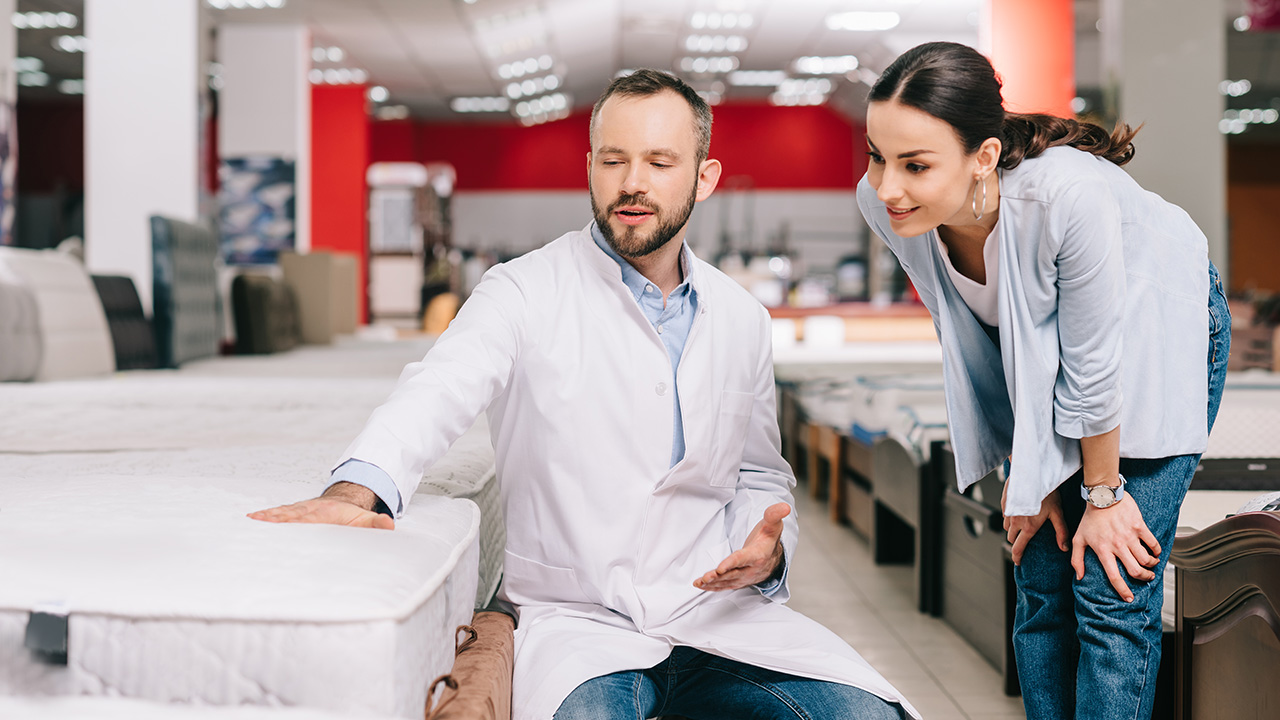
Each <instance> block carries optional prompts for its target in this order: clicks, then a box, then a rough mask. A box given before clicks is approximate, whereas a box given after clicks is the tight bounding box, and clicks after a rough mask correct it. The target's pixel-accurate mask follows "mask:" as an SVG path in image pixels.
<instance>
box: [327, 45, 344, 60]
mask: <svg viewBox="0 0 1280 720" xmlns="http://www.w3.org/2000/svg"><path fill="white" fill-rule="evenodd" d="M324 54H325V57H326V58H328V60H329V62H342V58H344V57H346V53H344V52H342V48H340V47H338V46H336V45H335V46H333V47H331V48H329V49H328V50H326V51H325V53H324Z"/></svg>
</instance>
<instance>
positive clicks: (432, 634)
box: [0, 341, 505, 717]
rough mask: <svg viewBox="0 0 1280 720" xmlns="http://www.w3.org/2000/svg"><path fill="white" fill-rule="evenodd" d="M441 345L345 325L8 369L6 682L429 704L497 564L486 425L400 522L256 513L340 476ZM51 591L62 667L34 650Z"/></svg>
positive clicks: (259, 698)
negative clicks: (81, 368) (364, 433)
mask: <svg viewBox="0 0 1280 720" xmlns="http://www.w3.org/2000/svg"><path fill="white" fill-rule="evenodd" d="M424 351H425V347H424V343H422V342H412V341H411V342H408V343H385V342H365V341H345V342H343V341H340V342H339V343H338V344H337V346H336V347H334V348H322V349H314V351H312V350H309V351H308V352H304V353H300V354H298V355H297V356H295V357H293V358H292V360H290V358H289V357H287V355H288V354H283V355H281V356H273V357H272V359H271V360H259V359H244V358H216V359H212V360H208V361H202V362H195V363H191V364H189V365H187V366H185V367H184V368H183V369H181V370H178V371H157V372H137V373H121V374H117V375H114V376H111V377H108V378H100V379H94V380H83V381H68V382H55V383H38V384H34V385H23V386H14V385H0V407H3V408H5V410H6V412H5V413H3V414H0V548H3V549H4V551H3V552H0V578H5V581H4V582H0V696H4V695H7V694H10V695H11V694H18V693H21V694H24V695H43V696H58V695H99V696H106V695H111V696H126V697H130V698H140V699H145V700H149V701H156V702H162V703H169V702H179V703H194V704H208V705H223V706H225V705H262V706H268V705H286V706H301V707H305V708H312V709H315V710H318V711H326V712H338V713H355V714H359V715H361V716H372V715H379V716H393V715H394V716H402V717H421V714H422V711H423V708H424V705H425V700H426V692H427V685H428V683H430V682H431V681H432V680H433V679H434V678H435V677H437V676H439V675H441V674H443V673H445V672H447V671H448V670H449V669H450V668H451V667H452V662H453V655H454V634H455V629H456V628H457V626H458V625H461V624H464V623H467V622H469V621H470V619H471V615H472V611H473V608H474V606H475V604H476V602H477V600H478V599H481V598H484V599H487V597H488V596H489V595H490V594H491V593H492V588H493V587H494V586H495V585H496V583H497V579H498V577H499V576H500V572H501V564H500V563H501V555H502V549H503V545H504V544H505V540H504V537H503V534H502V533H501V530H502V528H503V525H502V521H501V512H500V507H499V504H498V492H497V487H496V481H495V480H494V477H493V450H492V448H491V446H490V443H489V437H488V432H487V426H486V424H485V423H484V422H483V421H482V422H480V423H478V424H477V426H476V427H475V428H473V429H472V430H471V431H470V432H468V433H466V434H465V435H464V436H463V437H462V438H460V439H459V441H458V442H457V443H455V445H454V446H453V447H452V448H451V449H450V451H449V453H448V454H447V455H446V456H445V457H444V458H443V459H441V461H440V462H438V463H437V464H436V465H435V466H433V467H432V468H431V469H430V470H429V471H428V472H427V473H426V476H425V477H424V482H423V483H422V485H421V486H420V489H419V492H418V493H417V494H415V496H414V497H413V498H412V499H411V500H410V503H409V507H408V509H407V512H406V513H405V516H404V517H403V518H401V519H400V520H399V521H398V522H397V526H396V530H395V531H394V532H385V531H373V530H361V529H354V528H344V527H333V526H318V525H273V524H268V523H260V522H256V521H252V520H249V519H248V518H246V517H244V515H245V513H248V512H251V511H253V510H258V509H262V508H265V507H270V506H272V505H277V504H281V503H287V502H293V501H296V500H299V499H302V498H305V497H310V496H313V495H315V494H316V493H317V492H318V491H319V489H320V488H322V487H324V483H325V482H326V479H327V474H328V470H329V468H330V466H331V464H332V462H333V461H334V460H335V459H336V458H337V457H338V456H339V454H340V453H341V451H342V449H343V448H344V447H346V445H347V444H348V443H349V442H350V440H351V438H352V437H354V435H355V434H356V433H357V432H358V431H359V430H360V428H361V427H362V426H363V424H364V421H365V419H366V418H367V417H368V415H369V413H370V412H371V411H372V409H373V408H374V407H375V406H376V405H377V404H378V403H380V402H381V401H382V400H383V399H384V398H385V397H386V395H387V394H388V393H389V392H390V391H391V389H392V388H393V386H394V381H395V375H396V374H398V372H399V370H400V366H401V365H402V364H403V362H404V361H408V360H412V359H416V358H418V357H420V356H421V354H422V353H423V352H424ZM241 360H244V362H241ZM392 364H394V365H395V368H394V370H393V371H390V372H388V369H389V368H390V366H391V365H392ZM291 367H293V368H295V369H297V370H298V372H296V373H294V372H292V371H291V369H290V368H291ZM441 495H449V496H453V497H441ZM467 498H469V499H470V500H469V499H467ZM472 500H474V502H472ZM476 503H480V504H482V505H484V507H485V509H484V513H483V516H482V514H481V512H480V510H479V509H478V508H477V504H476ZM482 536H483V537H482ZM10 548H19V549H20V551H18V552H10V551H9V549H10ZM482 556H483V557H484V558H485V560H484V563H483V565H484V574H483V576H482V577H480V578H478V577H477V576H478V566H479V565H481V559H480V558H481V557H482ZM37 608H50V609H52V611H54V612H57V613H65V614H68V616H69V621H68V624H69V646H70V650H69V654H68V661H67V665H66V666H54V665H47V664H44V663H42V662H41V661H39V660H38V659H37V658H36V657H35V655H34V654H33V653H31V652H30V651H29V650H27V649H26V648H25V647H24V634H25V631H26V627H27V623H28V618H29V612H30V611H31V610H32V609H37ZM111 712H114V709H112V710H111ZM125 714H128V713H127V712H126V713H125ZM0 717H8V714H7V713H6V712H4V711H3V710H0Z"/></svg>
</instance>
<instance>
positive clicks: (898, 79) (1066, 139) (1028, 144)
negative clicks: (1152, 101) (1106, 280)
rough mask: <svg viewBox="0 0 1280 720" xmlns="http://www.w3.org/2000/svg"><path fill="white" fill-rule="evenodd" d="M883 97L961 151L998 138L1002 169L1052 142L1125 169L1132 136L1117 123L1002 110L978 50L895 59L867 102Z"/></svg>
mask: <svg viewBox="0 0 1280 720" xmlns="http://www.w3.org/2000/svg"><path fill="white" fill-rule="evenodd" d="M888 100H897V101H898V102H900V103H902V104H903V105H906V106H907V107H913V108H915V109H917V110H921V111H924V112H926V113H928V114H930V115H932V116H933V117H936V118H938V119H939V120H942V121H943V122H945V123H947V124H948V125H950V126H951V127H953V128H955V131H956V134H957V135H958V136H959V137H960V142H961V144H962V145H964V149H965V152H967V153H972V152H974V151H976V150H977V149H978V147H979V146H981V145H982V143H983V142H984V141H985V140H986V139H987V138H997V139H999V140H1000V144H1001V146H1002V149H1001V151H1000V162H999V163H998V165H999V167H1002V168H1004V169H1006V170H1011V169H1013V168H1015V167H1017V166H1018V164H1019V163H1021V162H1022V161H1023V160H1025V159H1026V158H1033V157H1036V156H1037V155H1040V154H1041V153H1043V152H1044V151H1045V150H1047V149H1048V148H1051V147H1057V146H1059V145H1069V146H1071V147H1073V148H1078V149H1080V150H1084V151H1085V152H1088V153H1093V154H1094V155H1097V156H1099V157H1103V158H1106V159H1107V160H1110V161H1111V162H1113V163H1115V164H1116V165H1124V164H1125V163H1127V162H1129V161H1130V160H1132V159H1133V152H1134V148H1133V136H1134V135H1137V134H1138V130H1135V129H1133V128H1130V127H1129V126H1128V125H1127V124H1124V123H1117V124H1116V129H1115V130H1114V131H1113V132H1110V133H1108V132H1107V131H1106V130H1105V129H1103V128H1102V127H1101V126H1098V125H1095V124H1093V123H1089V122H1080V121H1078V120H1073V119H1069V118H1060V117H1056V116H1053V115H1044V114H1039V113H1036V114H1020V113H1011V112H1005V109H1004V100H1003V98H1002V97H1001V95H1000V79H999V78H998V77H996V72H995V69H994V68H992V67H991V63H990V62H988V61H987V59H986V58H985V57H983V56H982V54H981V53H979V52H978V51H977V50H974V49H973V48H971V47H969V46H967V45H960V44H959V43H949V42H933V43H925V44H924V45H917V46H916V47H914V48H912V49H910V50H908V51H906V52H905V53H903V54H902V55H901V56H899V57H898V59H897V60H894V61H893V64H891V65H890V66H889V67H888V69H886V70H885V71H884V73H883V74H881V75H880V79H879V80H877V81H876V84H875V85H874V86H872V88H871V94H870V95H869V96H868V98H867V101H868V102H883V101H888ZM1139 129H1141V128H1139Z"/></svg>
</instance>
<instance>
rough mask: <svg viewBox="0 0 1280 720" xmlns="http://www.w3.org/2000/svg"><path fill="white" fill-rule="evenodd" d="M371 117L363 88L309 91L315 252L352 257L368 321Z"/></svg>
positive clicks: (316, 87) (361, 313)
mask: <svg viewBox="0 0 1280 720" xmlns="http://www.w3.org/2000/svg"><path fill="white" fill-rule="evenodd" d="M368 168H369V115H368V113H367V112H365V87H364V86H363V85H313V86H312V88H311V249H312V250H332V251H334V252H346V253H353V254H354V255H356V257H357V258H358V259H357V261H356V266H357V268H358V272H359V278H358V280H357V282H358V285H357V292H356V296H357V298H358V302H359V303H360V307H359V309H358V311H357V312H358V315H357V317H359V318H361V319H362V320H363V321H365V322H367V321H368V316H367V314H366V309H365V306H364V302H365V287H366V284H367V280H366V279H365V269H366V268H367V267H368V258H367V255H368V247H369V243H368V240H367V239H366V235H367V233H368V227H369V226H368V223H367V222H366V221H365V217H366V206H367V205H368V202H369V190H368V187H367V186H366V184H365V171H366V170H367V169H368Z"/></svg>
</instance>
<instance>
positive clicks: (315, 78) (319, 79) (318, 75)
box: [307, 68, 324, 85]
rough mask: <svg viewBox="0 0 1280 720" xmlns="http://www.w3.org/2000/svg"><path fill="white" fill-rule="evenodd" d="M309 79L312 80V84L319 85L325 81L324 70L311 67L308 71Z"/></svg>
mask: <svg viewBox="0 0 1280 720" xmlns="http://www.w3.org/2000/svg"><path fill="white" fill-rule="evenodd" d="M307 79H308V80H310V81H311V84H312V85H319V84H321V83H323V82H324V71H323V70H321V69H320V68H311V70H310V71H308V72H307Z"/></svg>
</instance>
